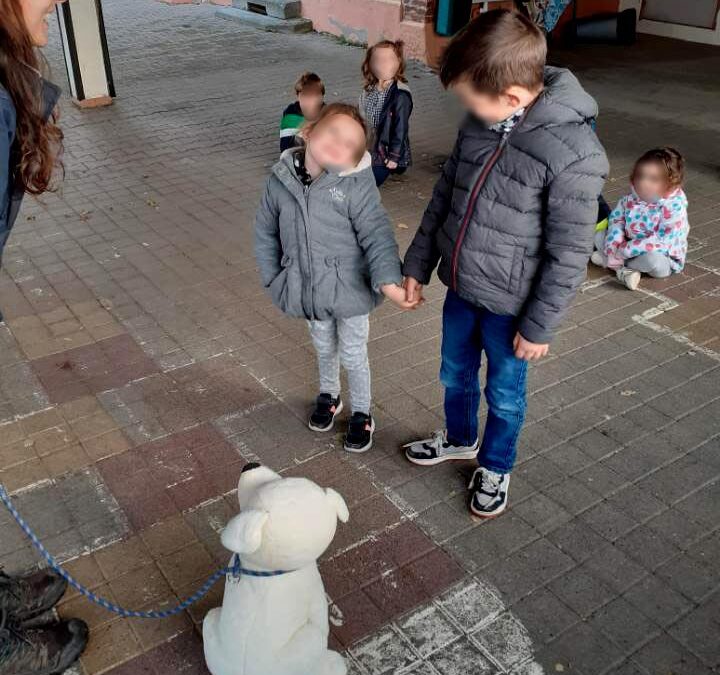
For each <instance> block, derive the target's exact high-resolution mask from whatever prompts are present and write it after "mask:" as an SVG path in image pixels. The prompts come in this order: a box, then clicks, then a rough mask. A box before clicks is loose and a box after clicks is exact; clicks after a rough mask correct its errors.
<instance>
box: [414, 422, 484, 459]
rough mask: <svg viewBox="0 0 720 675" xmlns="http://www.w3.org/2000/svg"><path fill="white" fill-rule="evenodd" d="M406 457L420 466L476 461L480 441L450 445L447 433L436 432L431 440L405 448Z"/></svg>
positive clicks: (418, 442) (415, 442)
mask: <svg viewBox="0 0 720 675" xmlns="http://www.w3.org/2000/svg"><path fill="white" fill-rule="evenodd" d="M403 447H404V448H406V450H405V456H406V457H407V458H408V459H409V460H410V461H411V462H412V463H413V464H420V466H433V465H434V464H440V463H441V462H447V461H448V460H451V459H475V457H476V455H477V452H478V441H477V440H476V441H475V443H473V444H472V445H453V444H452V443H448V440H447V432H445V431H444V430H442V429H441V430H439V431H435V432H434V433H433V435H432V436H431V437H430V438H425V439H423V440H421V441H414V442H412V443H408V444H407V445H404V446H403Z"/></svg>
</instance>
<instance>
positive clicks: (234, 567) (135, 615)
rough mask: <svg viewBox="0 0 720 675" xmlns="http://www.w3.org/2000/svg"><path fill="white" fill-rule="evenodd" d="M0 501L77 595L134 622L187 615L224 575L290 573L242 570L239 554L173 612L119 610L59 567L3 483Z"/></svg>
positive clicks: (0, 487) (235, 576) (277, 574)
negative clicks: (191, 607) (21, 513)
mask: <svg viewBox="0 0 720 675" xmlns="http://www.w3.org/2000/svg"><path fill="white" fill-rule="evenodd" d="M0 501H2V503H3V504H5V506H6V507H7V510H8V511H9V512H10V515H11V516H12V517H13V518H14V519H15V522H16V523H17V524H18V525H19V526H20V528H21V529H22V531H23V532H24V533H25V534H26V535H27V536H28V539H30V541H31V542H32V545H33V546H34V547H35V548H36V549H37V550H38V551H39V552H40V554H41V555H42V556H43V558H45V560H46V561H47V562H48V564H49V565H50V567H51V568H52V569H53V570H55V572H57V573H58V574H59V575H60V576H61V577H62V578H63V579H65V581H67V582H68V584H70V585H71V586H72V587H73V588H74V589H75V590H76V591H78V593H81V594H82V595H84V596H85V597H86V598H87V599H88V600H90V601H91V602H94V603H95V604H96V605H99V606H100V607H103V608H104V609H106V610H108V611H109V612H113V613H114V614H118V615H120V616H124V617H126V618H131V619H167V618H169V617H171V616H175V615H176V614H180V613H181V612H184V611H185V610H186V609H187V608H188V607H190V606H191V605H194V604H195V603H196V602H198V601H199V600H202V599H203V598H204V597H205V596H206V595H207V594H208V593H209V592H210V589H211V588H212V587H213V586H214V585H215V584H216V583H217V582H218V581H220V579H222V578H223V577H224V576H230V577H231V578H233V579H238V578H239V577H240V576H241V575H245V576H251V577H276V576H279V575H281V574H287V572H286V571H284V570H274V571H271V572H263V571H258V570H249V569H246V568H244V567H241V565H240V557H239V556H238V555H234V556H233V558H232V561H231V564H230V566H229V567H223V568H221V569H219V570H217V572H215V573H214V574H213V575H212V576H211V577H210V578H209V579H208V580H207V581H206V582H205V583H204V584H203V585H202V586H201V587H200V589H199V590H198V591H197V592H196V593H193V594H192V595H191V596H190V597H188V598H185V600H183V601H182V602H181V603H180V604H179V605H177V606H176V607H172V608H170V609H164V610H154V611H147V612H139V611H136V610H131V609H125V608H124V607H120V606H118V605H116V604H114V603H112V602H110V601H109V600H106V599H105V598H101V597H99V596H97V595H95V593H93V592H92V591H91V590H90V589H88V588H86V587H85V586H83V585H82V584H81V583H80V582H79V581H77V580H76V579H75V578H74V577H72V576H71V575H70V574H69V573H68V572H66V571H65V570H64V569H63V568H62V567H61V566H60V564H59V563H58V562H57V560H55V558H54V557H53V556H52V555H51V554H50V552H49V551H48V550H47V549H46V548H45V547H44V546H43V544H42V542H41V541H40V540H39V539H38V538H37V536H36V535H35V533H34V532H33V531H32V529H31V528H30V526H29V525H28V524H27V523H26V522H25V520H24V519H23V517H22V516H21V515H20V514H19V513H18V511H17V509H16V508H15V506H14V504H13V503H12V501H11V499H10V497H9V496H8V493H7V492H6V491H5V487H4V486H3V485H2V484H0Z"/></svg>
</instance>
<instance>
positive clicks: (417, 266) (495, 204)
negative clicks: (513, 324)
mask: <svg viewBox="0 0 720 675" xmlns="http://www.w3.org/2000/svg"><path fill="white" fill-rule="evenodd" d="M596 115H597V104H596V103H595V101H594V99H593V98H592V97H591V96H590V95H589V94H588V93H586V92H585V91H584V90H583V88H582V87H581V86H580V83H579V82H578V81H577V79H576V78H575V76H574V75H573V74H572V73H571V72H570V71H568V70H565V69H561V68H550V67H548V68H547V69H546V73H545V89H544V91H543V92H542V94H541V95H540V96H539V97H538V99H537V100H536V101H535V103H534V104H533V105H532V106H531V107H530V108H529V109H528V110H527V111H526V113H525V116H524V118H523V119H522V120H520V121H519V122H518V123H517V124H516V125H515V126H514V127H513V129H512V130H511V131H510V133H509V134H508V135H506V136H505V137H503V136H502V135H501V134H499V133H497V132H495V131H492V130H490V129H488V127H487V126H486V125H485V124H483V123H482V122H480V121H478V120H477V119H475V118H472V117H470V118H468V120H467V121H466V122H465V123H464V125H463V126H462V128H461V129H460V133H459V135H458V139H457V142H456V144H455V148H454V150H453V153H452V155H451V157H450V159H449V160H448V161H447V163H446V164H445V166H444V168H443V172H442V176H441V177H440V180H438V182H437V184H436V185H435V189H434V192H433V196H432V200H431V201H430V204H429V205H428V207H427V210H426V211H425V215H424V216H423V219H422V223H421V225H420V228H419V229H418V232H417V234H416V235H415V238H414V240H413V242H412V244H411V246H410V248H409V249H408V251H407V254H406V256H405V263H404V268H403V272H404V273H405V274H406V275H407V276H411V277H413V278H415V279H417V280H418V281H419V282H421V283H423V284H426V283H427V282H428V281H429V280H430V276H431V274H432V271H433V270H434V269H435V267H436V265H438V262H439V264H440V265H439V268H438V276H439V277H440V279H441V281H442V282H443V283H444V284H445V285H447V286H449V287H450V288H451V289H453V290H454V291H456V292H457V293H458V294H459V295H460V296H461V297H462V298H464V299H465V300H467V301H468V302H470V303H472V304H473V305H476V306H478V307H484V308H486V309H488V310H490V311H491V312H493V313H495V314H510V315H514V316H517V317H518V318H519V324H518V330H519V331H520V333H521V335H522V336H523V337H524V338H525V339H527V340H530V341H531V342H536V343H540V344H544V343H548V342H550V340H551V339H552V336H553V334H554V332H555V330H556V329H557V327H558V325H559V324H560V322H561V321H562V318H563V316H564V315H565V313H566V311H567V309H568V307H569V306H570V303H571V302H572V300H573V297H574V296H575V292H576V291H577V288H578V286H579V285H580V284H581V283H582V281H583V279H584V278H585V271H586V267H587V262H588V258H589V256H590V253H591V252H592V247H593V235H594V232H595V224H596V217H597V213H598V195H599V194H600V192H601V190H602V187H603V184H604V182H605V178H606V177H607V172H608V161H607V157H606V156H605V151H604V150H603V147H602V145H601V144H600V142H599V141H598V139H597V137H596V135H595V132H594V131H593V130H592V129H591V127H590V124H589V121H590V120H591V119H592V118H594V117H595V116H596Z"/></svg>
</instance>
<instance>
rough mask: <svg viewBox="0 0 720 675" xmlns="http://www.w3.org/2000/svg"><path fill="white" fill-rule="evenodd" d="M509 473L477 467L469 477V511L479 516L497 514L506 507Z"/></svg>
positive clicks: (485, 516)
mask: <svg viewBox="0 0 720 675" xmlns="http://www.w3.org/2000/svg"><path fill="white" fill-rule="evenodd" d="M509 487H510V474H509V473H497V472H495V471H490V469H485V468H483V467H478V468H477V469H475V473H474V474H473V476H472V478H471V479H470V485H469V486H468V488H469V490H470V511H472V513H473V514H475V515H476V516H478V517H480V518H493V517H494V516H499V515H500V514H501V513H502V512H503V511H504V510H505V508H506V507H507V500H508V488H509Z"/></svg>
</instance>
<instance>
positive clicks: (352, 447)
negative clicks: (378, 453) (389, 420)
mask: <svg viewBox="0 0 720 675" xmlns="http://www.w3.org/2000/svg"><path fill="white" fill-rule="evenodd" d="M374 433H375V420H374V419H373V418H372V417H371V416H370V415H366V414H365V413H361V412H355V413H353V414H352V417H351V418H350V422H349V423H348V432H347V435H346V436H345V450H347V451H348V452H366V451H368V450H369V449H370V448H372V444H373V434H374Z"/></svg>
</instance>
